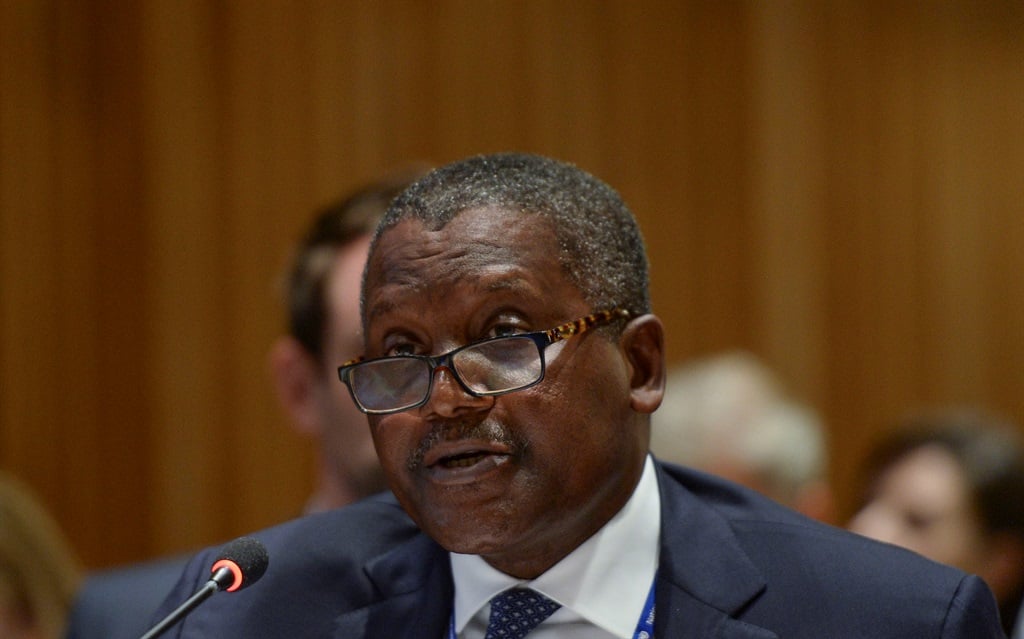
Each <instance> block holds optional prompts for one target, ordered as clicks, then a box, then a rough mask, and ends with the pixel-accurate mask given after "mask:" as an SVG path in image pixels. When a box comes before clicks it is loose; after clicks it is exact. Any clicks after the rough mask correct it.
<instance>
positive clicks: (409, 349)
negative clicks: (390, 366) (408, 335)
mask: <svg viewBox="0 0 1024 639" xmlns="http://www.w3.org/2000/svg"><path fill="white" fill-rule="evenodd" d="M384 354H385V355H386V356H387V357H399V356H402V355H415V354H416V347H415V346H414V345H413V344H409V343H402V344H393V345H391V346H389V347H388V349H387V351H386V352H385V353H384Z"/></svg>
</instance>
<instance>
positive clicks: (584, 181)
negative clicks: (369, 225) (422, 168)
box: [370, 153, 651, 314]
mask: <svg viewBox="0 0 1024 639" xmlns="http://www.w3.org/2000/svg"><path fill="white" fill-rule="evenodd" d="M479 208H498V209H501V210H504V211H514V212H520V213H523V214H532V215H536V216H538V217H539V218H540V219H543V220H546V221H547V222H548V226H549V228H550V230H551V231H553V232H554V234H555V238H556V239H557V241H558V246H559V263H560V264H561V266H562V268H563V269H564V271H565V273H566V275H567V276H568V277H569V279H570V281H571V282H572V283H573V284H574V285H575V286H576V287H577V288H578V289H579V291H580V292H581V293H582V294H583V297H584V299H586V300H587V302H588V303H590V304H591V305H592V307H593V309H594V310H604V309H611V308H614V307H622V308H625V309H627V310H629V311H631V312H633V313H634V314H641V313H647V312H650V306H651V303H650V293H649V284H648V262H647V252H646V249H645V248H644V241H643V237H642V236H641V234H640V229H639V228H638V226H637V223H636V219H635V218H634V217H633V214H632V212H630V210H629V208H628V207H627V206H626V204H625V203H624V202H623V201H622V198H621V197H620V196H619V194H618V193H616V192H615V190H613V189H612V188H611V187H610V186H608V185H607V184H605V183H604V182H602V181H601V180H598V179H597V178H595V177H593V176H592V175H590V174H589V173H586V172H585V171H583V170H581V169H579V168H576V167H575V166H573V165H571V164H567V163H565V162H560V161H557V160H552V159H550V158H545V157H541V156H537V155H529V154H522V153H501V154H495V155H481V156H476V157H471V158H468V159H465V160H462V161H459V162H455V163H453V164H449V165H447V166H444V167H441V168H439V169H437V170H435V171H433V172H432V173H430V174H428V175H427V176H426V177H424V178H423V179H421V180H419V181H418V182H416V183H415V184H413V185H412V186H411V187H409V189H407V190H406V191H405V192H404V193H403V194H402V195H401V196H399V197H398V198H397V199H396V200H395V201H394V202H393V203H392V205H391V208H389V209H388V212H387V213H386V214H385V216H384V219H383V220H382V221H381V223H380V226H378V227H377V232H376V234H375V236H374V240H373V243H372V245H371V247H370V254H371V255H372V254H373V253H374V251H375V249H376V246H377V242H378V241H379V239H380V236H381V235H383V234H384V233H385V232H386V231H387V229H389V228H391V227H392V226H394V225H395V224H397V223H399V222H401V221H402V220H406V219H415V220H418V221H420V222H422V223H423V224H424V225H425V226H427V227H428V228H430V229H431V230H437V229H440V228H443V227H444V226H446V225H447V224H448V223H449V222H451V221H452V220H454V219H455V218H456V217H457V216H458V214H459V213H461V212H463V211H466V210H468V209H479ZM526 223H530V222H529V221H526ZM544 230H548V229H544Z"/></svg>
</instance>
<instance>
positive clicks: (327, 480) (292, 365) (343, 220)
mask: <svg viewBox="0 0 1024 639" xmlns="http://www.w3.org/2000/svg"><path fill="white" fill-rule="evenodd" d="M423 173H424V170H423V169H422V168H420V167H419V166H410V167H407V168H404V169H402V170H400V171H397V172H395V173H393V174H390V175H388V176H386V177H384V178H382V179H380V180H379V181H377V182H373V183H371V184H368V185H366V186H364V187H362V188H360V189H359V190H357V191H355V192H354V193H352V194H350V195H348V196H347V197H345V198H344V199H342V200H341V201H339V202H337V203H335V204H332V205H330V206H328V207H325V208H324V209H322V210H321V211H319V212H318V214H317V215H316V217H315V220H314V222H313V224H312V226H311V227H310V228H309V230H308V231H307V232H306V235H305V237H304V238H303V239H302V241H301V242H300V243H299V245H298V247H297V249H296V251H295V253H294V256H293V258H292V262H291V265H290V268H289V271H288V273H287V276H286V280H285V286H284V294H285V302H286V305H287V311H288V334H287V335H284V336H282V337H281V338H279V339H278V340H277V341H276V342H275V344H274V345H273V347H272V348H271V351H270V366H271V372H272V375H273V381H274V384H275V387H276V390H277V393H278V397H279V399H280V400H281V403H282V406H283V407H284V408H285V410H286V412H287V413H288V415H289V416H290V417H291V423H292V426H293V427H294V428H295V429H296V431H297V432H299V433H300V434H302V435H304V436H307V437H309V438H311V439H312V440H313V442H314V444H315V447H316V452H317V460H318V463H317V468H316V480H315V484H314V492H313V495H312V496H311V497H310V499H309V501H308V502H307V504H306V507H305V512H307V513H313V512H321V511H324V510H329V509H332V508H340V507H341V506H345V505H347V504H350V503H352V502H354V501H357V500H359V499H362V498H363V497H366V496H369V495H372V494H374V493H376V492H379V491H381V490H384V488H385V483H384V478H383V474H382V473H381V470H380V463H379V462H378V461H377V455H376V452H375V451H374V449H373V441H372V439H371V438H370V432H369V429H368V428H367V426H366V418H365V417H364V416H363V415H362V413H361V412H360V411H359V409H357V408H356V407H355V405H354V404H353V403H352V399H351V397H350V396H349V394H348V391H346V390H345V388H344V387H343V386H341V384H339V383H338V378H337V375H336V372H335V368H336V366H335V365H333V363H334V362H337V361H344V360H346V359H350V358H352V357H354V356H355V355H356V354H358V353H359V352H360V351H361V350H362V337H361V332H360V320H359V285H360V279H361V278H362V274H363V267H364V266H365V264H366V251H367V249H368V247H369V245H370V237H371V235H372V233H373V230H374V228H375V227H376V225H377V222H378V221H379V220H380V217H381V215H383V213H384V211H385V210H386V209H387V207H388V204H390V203H391V200H393V199H394V198H395V196H396V195H398V194H399V193H400V192H401V191H402V190H403V189H404V188H405V187H406V186H408V185H409V184H410V183H411V182H412V181H413V180H414V179H415V178H417V177H420V176H421V175H423ZM187 560H188V557H187V556H182V557H169V558H162V559H158V560H155V561H151V562H145V563H141V564H136V565H132V566H127V567H122V568H117V569H113V570H108V571H104V572H99V573H95V574H93V575H91V576H90V577H89V578H88V579H87V580H86V583H85V586H84V587H83V588H82V589H81V591H80V593H79V595H78V597H77V600H76V603H75V608H74V610H73V612H72V616H71V621H70V624H69V627H68V635H67V636H68V639H137V637H138V636H139V635H141V634H142V633H143V632H144V631H145V630H146V628H147V625H148V623H149V621H150V618H151V617H152V615H153V611H154V610H156V608H157V607H158V606H159V604H160V602H161V601H163V599H164V597H165V596H166V595H167V593H168V591H170V589H171V587H172V586H173V585H174V583H175V581H176V580H177V578H178V576H179V575H180V574H181V570H182V568H183V566H184V565H185V562H186V561H187Z"/></svg>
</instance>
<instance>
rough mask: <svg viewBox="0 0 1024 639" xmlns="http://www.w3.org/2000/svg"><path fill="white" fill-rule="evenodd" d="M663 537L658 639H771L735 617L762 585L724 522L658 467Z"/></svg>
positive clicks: (657, 592)
mask: <svg viewBox="0 0 1024 639" xmlns="http://www.w3.org/2000/svg"><path fill="white" fill-rule="evenodd" d="M658 486H659V489H660V491H661V517H662V523H661V525H662V539H661V556H660V560H659V566H658V578H657V585H656V590H655V606H656V608H655V624H654V625H655V636H656V637H658V638H659V639H690V638H692V639H707V638H711V637H717V638H720V639H755V638H756V639H769V638H772V637H775V636H776V635H775V633H773V632H770V631H768V630H766V629H764V628H761V627H758V626H753V625H751V624H749V623H746V622H743V621H740V620H739V619H736V618H735V615H737V614H739V612H740V610H742V609H743V607H744V606H746V605H747V604H748V603H749V602H750V601H752V600H753V599H755V598H756V597H757V596H759V595H760V593H761V592H762V591H763V590H764V588H765V579H764V576H763V575H762V574H761V573H760V571H759V570H758V569H757V567H756V566H754V564H753V563H752V562H751V561H750V560H749V558H748V557H747V554H746V552H745V551H744V550H743V548H742V547H741V546H740V544H739V543H738V541H737V540H736V537H735V535H734V534H733V532H732V529H731V528H730V526H729V524H728V522H727V521H726V520H725V519H724V518H723V517H722V516H721V515H719V514H718V513H717V512H716V511H714V510H713V509H711V508H709V507H708V506H706V505H705V504H704V503H703V502H702V501H701V500H700V499H698V498H697V497H695V496H694V494H693V493H691V492H690V491H688V490H687V489H686V488H684V487H683V485H682V484H681V483H680V482H679V480H678V479H676V478H675V477H673V476H671V475H670V474H669V473H667V472H666V470H665V468H664V467H663V466H661V465H660V464H659V465H658Z"/></svg>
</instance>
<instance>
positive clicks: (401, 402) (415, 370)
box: [338, 308, 633, 415]
mask: <svg viewBox="0 0 1024 639" xmlns="http://www.w3.org/2000/svg"><path fill="white" fill-rule="evenodd" d="M632 315H633V314H632V313H630V312H629V311H627V310H625V309H622V308H616V309H613V310H610V311H597V312H595V313H593V314H591V315H587V316H586V317H581V318H580V319H578V320H573V321H571V322H567V323H565V324H562V325H560V326H556V327H555V328H552V329H550V330H546V331H536V332H533V333H521V334H518V335H505V336H502V337H492V338H489V339H484V340H480V341H478V342H473V343H471V344H466V345H465V346H460V347H459V348H456V349H454V350H451V351H448V352H447V353H443V354H441V355H436V356H429V355H397V356H393V357H378V358H376V359H370V360H363V359H362V358H359V359H355V360H352V361H351V362H346V363H345V364H344V365H342V366H340V367H339V368H338V377H339V378H341V381H342V382H344V384H345V385H346V386H348V390H349V392H350V393H352V399H353V400H355V402H356V406H357V407H358V408H359V410H361V411H363V412H364V413H368V414H370V415H386V414H389V413H397V412H400V411H403V410H409V409H410V408H416V407H418V406H422V405H423V404H426V403H427V400H428V399H429V398H430V392H431V390H432V389H433V387H434V372H435V371H436V370H437V369H438V368H441V367H444V368H446V369H448V370H449V371H451V373H452V376H453V377H455V379H456V380H457V381H458V382H459V385H460V386H462V388H463V389H465V391H466V392H467V393H469V394H470V395H473V396H474V397H488V396H495V395H503V394H505V393H511V392H512V391H517V390H523V389H524V388H529V387H530V386H533V385H535V384H537V383H539V382H540V381H541V380H542V379H544V370H545V363H544V349H546V348H547V347H548V346H551V345H552V344H554V343H555V342H559V341H562V340H565V339H569V338H570V337H572V336H574V335H579V334H580V333H582V332H584V331H587V330H589V329H591V328H594V327H597V326H601V325H603V324H608V323H610V322H612V321H615V320H618V319H629V318H630V317H632Z"/></svg>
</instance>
